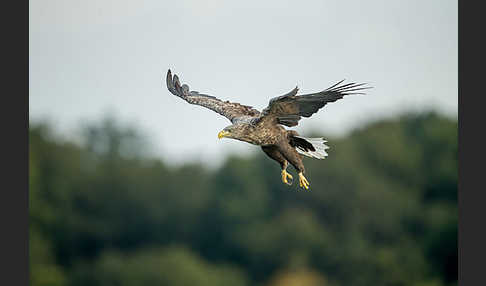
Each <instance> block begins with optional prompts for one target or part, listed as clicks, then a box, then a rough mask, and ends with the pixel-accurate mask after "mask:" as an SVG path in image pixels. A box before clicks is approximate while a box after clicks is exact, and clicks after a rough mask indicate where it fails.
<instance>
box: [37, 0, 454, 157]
mask: <svg viewBox="0 0 486 286" xmlns="http://www.w3.org/2000/svg"><path fill="white" fill-rule="evenodd" d="M29 10H30V11H29V12H30V23H29V28H30V31H29V41H30V48H29V60H30V69H29V91H30V95H29V112H30V118H31V120H38V119H40V118H48V119H50V120H51V121H52V122H54V123H55V126H56V127H57V128H58V130H60V131H61V132H63V133H64V134H74V133H75V132H76V130H77V128H78V126H79V124H80V123H81V122H84V121H86V120H88V121H91V120H96V119H99V118H102V117H103V116H105V115H106V114H110V113H111V114H114V115H115V116H117V117H118V118H119V119H120V120H121V121H123V122H129V123H133V124H136V125H137V126H139V127H140V128H141V129H142V130H143V131H144V133H145V134H148V135H149V136H150V140H151V142H152V143H153V146H152V147H153V151H154V153H155V154H156V155H158V156H163V157H164V158H166V159H170V160H171V161H172V162H175V163H181V162H184V161H185V160H188V159H191V160H192V159H194V158H196V159H198V160H207V159H209V158H224V156H225V154H228V153H231V152H235V151H238V152H251V151H252V150H253V151H260V150H259V147H256V146H252V145H249V144H246V143H243V142H239V141H233V140H228V139H223V140H218V139H217V133H218V132H219V131H220V130H221V129H223V128H224V127H225V126H227V125H229V124H230V122H229V121H228V120H227V119H226V118H224V117H222V116H220V115H218V114H217V113H214V112H212V111H210V110H206V109H204V108H202V107H199V106H194V105H189V104H187V103H186V102H184V101H183V100H181V99H180V98H177V97H175V96H173V95H172V94H170V93H169V91H168V90H167V88H166V87H165V83H164V82H162V80H164V79H165V75H166V72H167V69H168V68H171V69H172V71H173V73H176V74H178V75H179V77H180V78H181V81H182V82H184V83H187V84H188V85H189V86H190V87H191V89H193V90H197V91H199V92H202V93H206V94H211V95H214V96H217V97H218V98H221V99H224V100H230V101H236V102H240V103H243V104H247V105H252V106H254V107H255V108H257V109H262V108H265V107H266V106H267V104H268V100H269V99H270V98H271V97H274V96H278V95H282V94H284V93H287V92H288V91H290V90H291V89H292V88H294V87H295V86H296V85H298V86H299V88H300V91H301V92H302V93H308V92H316V91H320V90H322V89H325V88H327V87H328V86H330V85H332V84H333V83H335V82H337V81H339V80H341V79H346V80H349V81H356V82H369V83H370V84H371V85H372V86H374V89H372V90H370V91H369V92H368V94H367V95H365V96H354V97H347V98H345V99H342V100H340V101H338V102H336V103H332V104H329V105H326V106H325V107H324V108H323V109H321V110H320V112H319V113H317V114H315V115H313V116H312V117H311V118H307V119H304V120H302V121H300V124H299V126H297V127H296V128H295V129H296V130H297V131H298V132H300V133H301V134H302V135H305V134H306V133H308V132H310V131H311V130H318V131H320V132H321V133H322V134H323V135H326V134H327V135H340V134H344V133H345V132H348V131H349V130H351V129H352V128H354V127H356V126H360V125H361V124H363V123H365V122H369V121H370V120H373V119H376V118H381V117H390V116H393V115H396V114H399V113H401V112H403V111H407V110H425V109H430V108H433V109H435V110H438V111H439V112H442V113H444V114H447V115H450V116H452V117H456V116H457V75H458V73H457V51H458V50H457V1H450V0H447V1H445V0H436V1H430V0H429V1H415V0H413V1H412V0H403V1H390V0H382V1H381V0H367V1H358V0H356V1H344V0H341V1H322V0H320V1H318V0H315V1H295V0H292V1H282V0H278V1H222V0H221V1H220V0H209V1H202V0H184V1H160V0H154V1H120V0H117V1H115V0H82V1H81V0H79V1H78V0H76V1H74V0H31V1H30V9H29ZM329 143H330V145H331V147H332V142H329ZM331 156H332V154H331Z"/></svg>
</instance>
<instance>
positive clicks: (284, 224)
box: [29, 113, 457, 286]
mask: <svg viewBox="0 0 486 286" xmlns="http://www.w3.org/2000/svg"><path fill="white" fill-rule="evenodd" d="M83 130H84V131H83V132H82V134H83V142H84V143H83V144H77V143H73V142H68V141H64V140H61V139H60V138H57V137H56V136H55V135H54V134H53V132H52V130H51V129H50V127H49V125H48V124H46V123H31V125H30V128H29V162H30V164H29V187H30V189H29V215H30V225H29V228H30V257H31V261H30V263H31V267H30V271H31V284H32V285H76V286H78V285H79V286H80V285H134V284H135V285H138V284H140V285H141V284H143V285H152V284H153V285H161V284H162V285H272V286H273V285H295V283H298V285H314V284H316V283H317V284H318V285H356V286H359V285H413V286H438V285H447V286H449V285H456V284H457V121H453V120H451V119H447V118H444V117H441V116H439V115H437V114H435V113H422V114H408V115H404V116H402V117H400V118H395V119H390V120H381V121H377V122H375V123H371V124H368V125H367V126H365V127H363V128H360V129H358V130H355V131H354V132H352V133H351V134H349V135H347V136H345V137H343V138H335V139H333V138H328V141H329V145H330V146H331V149H330V150H329V153H330V156H329V157H328V158H327V159H326V160H324V161H322V160H312V159H307V158H306V159H305V160H306V168H307V173H308V177H309V178H310V179H311V189H310V191H309V192H303V191H300V190H299V188H298V187H296V186H295V183H294V186H292V187H288V186H285V185H283V184H282V183H281V182H280V180H276V179H275V174H278V172H280V169H279V166H278V165H277V164H275V162H273V161H271V160H268V158H266V157H264V155H262V154H258V155H256V156H250V157H246V158H243V157H236V156H234V157H230V158H228V160H227V161H226V162H225V163H224V165H223V166H222V167H221V168H219V169H217V170H214V171H212V170H209V169H208V168H207V167H206V166H204V165H201V164H197V163H188V164H185V165H184V166H181V167H177V168H176V167H171V166H170V165H166V164H165V163H164V162H162V161H160V160H157V159H151V158H150V157H149V156H147V154H148V153H146V152H145V151H144V150H146V149H147V148H145V147H144V146H147V145H146V144H148V143H147V141H146V139H145V138H144V137H143V136H141V135H140V133H139V132H138V131H137V132H136V131H135V129H134V128H132V127H124V126H122V125H121V124H119V123H118V122H117V121H116V120H115V119H114V118H112V117H108V118H107V119H106V120H103V121H102V122H101V123H99V124H98V123H97V124H91V125H87V126H85V127H84V129H83ZM289 170H290V171H291V172H294V170H292V169H291V168H289ZM174 245H175V246H174Z"/></svg>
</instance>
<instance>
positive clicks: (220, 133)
mask: <svg viewBox="0 0 486 286" xmlns="http://www.w3.org/2000/svg"><path fill="white" fill-rule="evenodd" d="M228 135H230V133H229V132H228V131H224V130H223V131H221V132H219V133H218V138H219V139H221V138H223V137H226V136H228Z"/></svg>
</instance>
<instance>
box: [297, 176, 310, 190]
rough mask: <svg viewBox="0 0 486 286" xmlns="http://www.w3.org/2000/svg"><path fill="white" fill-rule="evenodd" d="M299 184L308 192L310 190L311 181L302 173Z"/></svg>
mask: <svg viewBox="0 0 486 286" xmlns="http://www.w3.org/2000/svg"><path fill="white" fill-rule="evenodd" d="M299 184H300V186H301V187H303V188H305V189H306V190H308V189H309V181H307V179H306V178H305V177H304V174H303V173H302V172H300V173H299Z"/></svg>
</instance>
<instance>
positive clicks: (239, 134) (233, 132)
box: [218, 123, 249, 141]
mask: <svg viewBox="0 0 486 286" xmlns="http://www.w3.org/2000/svg"><path fill="white" fill-rule="evenodd" d="M248 128H249V126H248V124H241V123H240V124H233V125H230V126H227V127H225V128H224V129H223V130H221V131H220V132H219V133H218V138H219V139H221V138H223V137H226V138H232V139H237V140H242V141H247V140H246V137H247V135H248V131H249V130H248Z"/></svg>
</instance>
